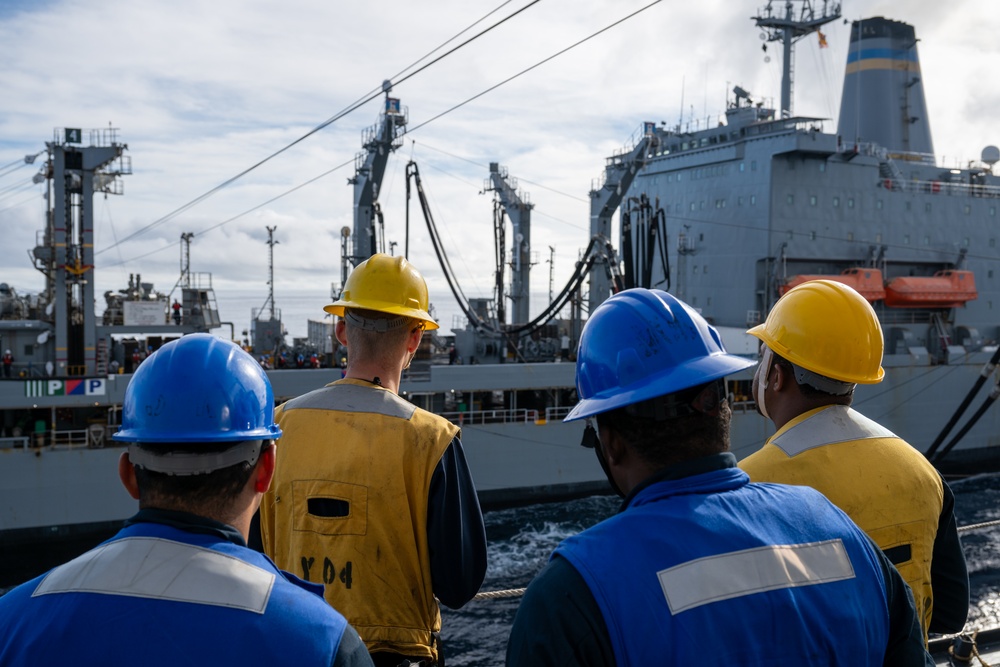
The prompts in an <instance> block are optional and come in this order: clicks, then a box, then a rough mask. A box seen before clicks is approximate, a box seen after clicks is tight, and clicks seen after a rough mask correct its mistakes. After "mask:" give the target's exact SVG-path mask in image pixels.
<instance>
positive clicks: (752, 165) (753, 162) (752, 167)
mask: <svg viewBox="0 0 1000 667" xmlns="http://www.w3.org/2000/svg"><path fill="white" fill-rule="evenodd" d="M750 171H757V160H750Z"/></svg>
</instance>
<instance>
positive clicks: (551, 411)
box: [545, 405, 573, 422]
mask: <svg viewBox="0 0 1000 667" xmlns="http://www.w3.org/2000/svg"><path fill="white" fill-rule="evenodd" d="M572 410H573V406H572V405H567V406H563V407H558V408H545V421H547V422H553V421H560V422H561V421H562V420H563V419H564V418H565V417H566V415H568V414H569V413H570V412H571V411H572Z"/></svg>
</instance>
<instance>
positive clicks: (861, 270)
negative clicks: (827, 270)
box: [778, 267, 886, 301]
mask: <svg viewBox="0 0 1000 667" xmlns="http://www.w3.org/2000/svg"><path fill="white" fill-rule="evenodd" d="M810 280H835V281H836V282H838V283H843V284H845V285H848V286H850V287H853V288H854V289H855V290H857V292H858V293H859V294H860V295H861V296H863V297H865V298H866V299H868V300H869V301H882V300H883V299H885V296H886V294H885V289H886V288H885V282H884V281H883V280H882V271H881V270H880V269H875V268H870V267H854V268H850V269H845V270H844V271H842V272H841V273H839V274H834V275H819V274H816V275H806V274H803V275H797V276H790V277H789V278H788V279H787V280H786V281H785V282H784V283H783V284H781V285H779V286H778V292H779V293H780V294H782V295H784V293H785V292H787V291H788V290H790V289H792V288H793V287H797V286H798V285H801V284H802V283H804V282H808V281H810Z"/></svg>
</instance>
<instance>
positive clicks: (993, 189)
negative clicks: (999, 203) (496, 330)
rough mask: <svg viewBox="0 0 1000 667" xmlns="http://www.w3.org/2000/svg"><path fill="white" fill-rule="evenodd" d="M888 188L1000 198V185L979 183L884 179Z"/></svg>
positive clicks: (883, 185)
mask: <svg viewBox="0 0 1000 667" xmlns="http://www.w3.org/2000/svg"><path fill="white" fill-rule="evenodd" d="M880 185H881V186H882V187H884V188H886V189H887V190H893V191H895V192H917V193H924V194H933V195H946V196H951V197H979V198H987V199H998V198H1000V186H996V185H980V184H978V183H954V182H950V181H926V180H909V181H907V180H902V179H899V180H897V179H889V178H886V179H883V182H882V183H881V184H880Z"/></svg>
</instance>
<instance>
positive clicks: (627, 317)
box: [566, 288, 754, 421]
mask: <svg viewBox="0 0 1000 667" xmlns="http://www.w3.org/2000/svg"><path fill="white" fill-rule="evenodd" d="M753 363H754V362H753V361H752V360H750V359H747V358H744V357H738V356H736V355H731V354H729V353H727V352H726V350H725V347H724V346H723V344H722V339H721V337H720V336H719V333H718V331H716V330H715V328H714V327H712V326H711V325H709V324H708V322H706V321H705V318H703V317H702V316H701V315H700V314H698V313H697V312H696V311H695V310H694V309H692V308H691V307H690V306H688V305H687V304H685V303H684V302H683V301H681V300H679V299H677V298H676V297H675V296H673V295H672V294H669V293H667V292H664V291H662V290H649V289H644V288H636V289H630V290H625V291H623V292H619V293H618V294H615V295H613V296H612V297H611V298H609V299H608V300H606V301H605V302H604V303H602V304H601V305H600V306H599V307H598V308H597V310H595V311H594V313H593V314H592V315H591V317H590V319H589V320H588V322H587V324H586V326H585V327H584V330H583V334H582V335H581V337H580V352H579V354H578V355H577V366H576V384H577V393H578V395H579V398H580V402H579V403H578V404H577V405H576V407H574V408H573V410H572V411H571V412H570V413H569V415H568V416H567V417H566V421H573V420H575V419H582V418H584V417H589V416H592V415H595V414H599V413H602V412H607V411H609V410H614V409H616V408H621V407H625V406H628V405H633V404H636V403H640V402H642V401H646V400H649V399H652V398H655V397H658V396H663V395H666V394H673V393H676V392H679V391H682V390H685V389H689V388H691V387H696V386H699V385H705V384H707V383H709V382H711V381H712V380H716V379H718V378H722V377H725V376H726V375H729V374H732V373H735V372H737V371H740V370H743V369H745V368H748V367H750V366H752V365H753Z"/></svg>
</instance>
